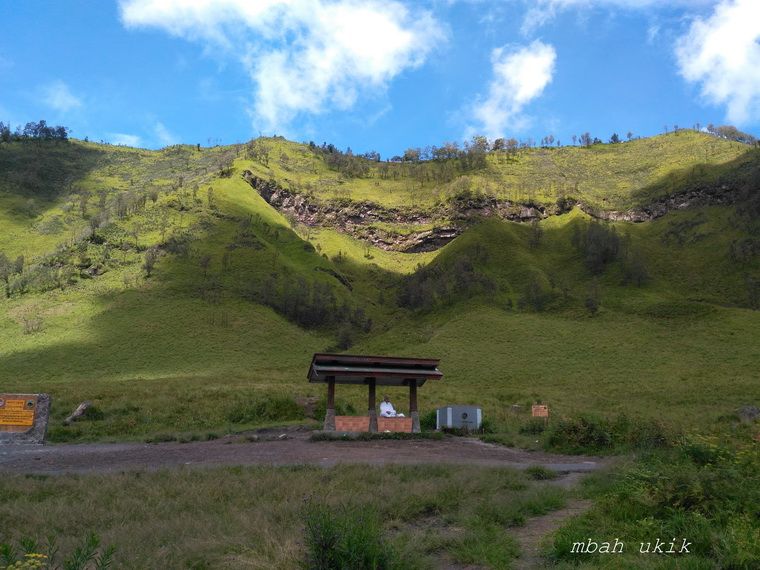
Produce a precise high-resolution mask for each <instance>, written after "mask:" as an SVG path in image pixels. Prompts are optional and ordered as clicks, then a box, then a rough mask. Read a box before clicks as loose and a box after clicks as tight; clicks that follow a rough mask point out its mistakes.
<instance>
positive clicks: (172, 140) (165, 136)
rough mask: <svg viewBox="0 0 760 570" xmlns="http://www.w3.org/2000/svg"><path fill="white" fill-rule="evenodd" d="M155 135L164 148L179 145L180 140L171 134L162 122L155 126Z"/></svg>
mask: <svg viewBox="0 0 760 570" xmlns="http://www.w3.org/2000/svg"><path fill="white" fill-rule="evenodd" d="M153 133H154V134H155V135H156V138H157V139H158V142H160V143H161V144H162V145H163V146H169V145H173V144H177V141H178V140H179V139H178V138H177V137H176V136H175V135H174V134H172V133H170V132H169V129H167V128H166V126H165V125H164V124H163V123H162V122H160V121H159V122H157V123H156V124H155V125H154V126H153Z"/></svg>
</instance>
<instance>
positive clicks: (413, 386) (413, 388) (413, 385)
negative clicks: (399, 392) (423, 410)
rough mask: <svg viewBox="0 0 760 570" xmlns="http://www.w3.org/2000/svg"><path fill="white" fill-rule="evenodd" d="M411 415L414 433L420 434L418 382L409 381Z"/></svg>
mask: <svg viewBox="0 0 760 570" xmlns="http://www.w3.org/2000/svg"><path fill="white" fill-rule="evenodd" d="M409 415H410V416H411V418H412V433H420V431H422V430H421V429H420V413H419V412H418V411H417V380H410V381H409Z"/></svg>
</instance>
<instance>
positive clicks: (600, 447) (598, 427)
mask: <svg viewBox="0 0 760 570" xmlns="http://www.w3.org/2000/svg"><path fill="white" fill-rule="evenodd" d="M671 442H672V437H671V435H670V434H668V432H667V430H666V429H665V427H664V426H662V425H661V424H660V423H658V422H655V421H651V420H633V419H631V418H629V417H627V416H625V415H622V416H619V417H617V418H616V419H614V420H612V419H609V418H602V417H598V416H591V415H583V416H579V417H577V418H569V419H561V420H559V421H557V422H555V423H554V424H553V425H552V426H551V427H550V429H549V436H548V438H547V440H546V445H547V446H548V447H550V448H553V449H558V450H562V451H565V452H569V453H588V452H591V453H598V452H612V451H616V450H619V451H623V450H632V449H655V448H662V447H668V446H669V445H670V444H671Z"/></svg>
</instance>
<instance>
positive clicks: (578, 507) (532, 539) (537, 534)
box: [510, 499, 593, 570]
mask: <svg viewBox="0 0 760 570" xmlns="http://www.w3.org/2000/svg"><path fill="white" fill-rule="evenodd" d="M592 504H593V503H592V502H591V501H585V500H580V499H573V500H570V501H568V504H567V506H566V507H565V508H564V509H560V510H558V511H553V512H551V513H548V514H546V515H544V516H542V517H535V518H532V519H528V520H527V521H526V523H525V525H524V526H521V527H519V528H516V529H514V530H513V531H511V533H510V534H511V535H512V536H513V537H514V538H515V540H516V541H517V544H518V545H519V546H520V558H518V559H517V560H515V562H514V566H513V568H515V569H516V570H528V569H531V568H543V567H545V566H546V561H545V560H544V558H543V557H542V556H541V542H542V541H543V539H544V538H545V537H547V536H548V535H550V534H551V533H553V532H555V531H556V530H558V529H559V528H560V527H561V526H562V525H563V524H564V523H565V521H567V519H570V518H572V517H576V516H578V515H582V514H583V513H585V512H586V511H587V510H589V509H590V508H591V505H592Z"/></svg>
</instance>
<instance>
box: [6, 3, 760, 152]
mask: <svg viewBox="0 0 760 570" xmlns="http://www.w3.org/2000/svg"><path fill="white" fill-rule="evenodd" d="M0 38H1V39H0V78H1V79H2V82H1V83H0V84H1V85H2V89H0V120H2V121H5V122H9V121H10V122H11V124H13V125H14V126H15V125H17V124H20V123H24V122H26V121H29V120H37V119H40V118H45V119H46V120H48V122H52V123H55V124H64V125H67V126H69V127H71V129H72V131H73V136H75V137H78V138H84V137H85V136H87V137H89V138H90V139H91V140H105V141H109V142H113V143H123V144H130V145H135V146H144V147H149V148H156V147H161V146H165V145H168V144H174V143H178V142H182V143H190V144H195V143H200V144H202V145H207V144H215V143H222V144H229V143H234V142H242V141H246V140H248V139H250V138H252V137H255V136H258V134H259V133H261V134H267V135H271V134H283V135H285V136H287V137H288V138H291V139H294V140H302V141H307V140H314V141H316V142H317V143H321V142H322V141H328V142H332V143H334V144H336V145H337V146H339V147H341V148H345V147H348V146H350V147H351V148H352V149H353V150H354V151H356V152H364V151H369V150H377V151H379V152H380V153H381V154H382V155H383V157H388V156H391V155H393V154H399V153H401V152H402V151H403V150H404V149H405V148H407V147H410V146H425V145H433V144H440V143H442V142H444V141H450V140H452V141H462V140H464V139H465V138H467V137H470V136H472V135H473V134H485V135H487V136H489V137H490V138H495V137H497V136H507V137H511V136H513V137H515V138H518V139H525V138H528V137H532V138H533V139H535V140H539V139H540V138H542V137H543V136H545V135H548V134H553V135H554V136H555V138H557V139H559V140H560V141H562V143H563V144H569V143H571V137H572V135H574V134H575V135H579V134H581V133H582V132H585V131H589V132H590V133H591V134H592V135H594V136H598V137H600V138H602V139H605V140H606V139H607V138H609V136H610V134H611V133H612V132H617V133H619V134H620V135H621V136H622V135H624V134H625V133H627V132H628V131H632V132H633V133H634V134H636V135H642V136H645V135H652V134H657V133H660V132H662V131H663V129H664V127H665V126H667V127H668V128H672V126H673V125H679V126H692V125H694V124H695V123H697V122H699V123H701V124H702V125H706V124H708V123H715V124H725V123H730V124H735V125H736V126H738V127H739V128H741V129H742V130H746V131H749V132H751V133H753V134H756V135H757V134H758V132H759V131H760V44H759V43H758V40H759V39H760V1H758V0H670V1H668V2H664V1H658V0H534V1H530V2H528V1H527V0H525V1H524V0H491V1H478V0H460V1H457V0H448V1H444V0H430V1H428V2H422V1H419V2H394V1H382V2H381V1H379V0H377V1H375V0H368V1H359V0H256V1H253V0H123V1H120V2H109V1H106V0H102V1H98V2H92V1H90V0H86V1H85V0H80V1H74V0H69V1H66V0H60V1H53V0H48V1H40V0H24V1H23V2H18V1H15V0H0Z"/></svg>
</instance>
